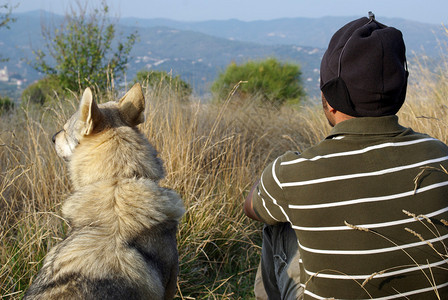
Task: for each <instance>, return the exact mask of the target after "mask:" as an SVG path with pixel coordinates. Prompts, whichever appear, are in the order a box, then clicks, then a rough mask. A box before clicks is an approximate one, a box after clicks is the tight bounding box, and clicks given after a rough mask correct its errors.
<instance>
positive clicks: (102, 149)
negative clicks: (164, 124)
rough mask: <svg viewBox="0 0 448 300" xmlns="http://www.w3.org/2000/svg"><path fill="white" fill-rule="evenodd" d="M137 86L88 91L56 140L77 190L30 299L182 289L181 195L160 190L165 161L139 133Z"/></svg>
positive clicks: (165, 294)
mask: <svg viewBox="0 0 448 300" xmlns="http://www.w3.org/2000/svg"><path fill="white" fill-rule="evenodd" d="M144 108H145V99H144V96H143V93H142V90H141V87H140V85H139V84H136V85H134V86H133V87H132V88H131V89H130V90H129V91H128V93H126V95H125V96H124V97H123V98H122V99H121V100H120V101H119V102H108V103H105V104H99V105H97V104H96V103H95V101H94V100H93V96H92V92H91V90H90V89H86V90H85V91H84V94H83V96H82V100H81V102H80V106H79V110H78V111H77V112H76V113H75V114H74V115H73V116H72V117H71V118H70V120H68V122H67V123H66V124H65V125H64V129H63V130H61V131H60V132H58V133H57V134H56V135H55V136H54V137H53V141H55V147H56V151H57V153H58V155H59V156H61V157H62V158H64V159H65V160H66V161H68V164H69V170H70V176H71V180H72V183H73V187H74V193H73V194H72V195H71V196H70V197H69V198H68V199H67V200H66V201H65V202H64V204H63V206H62V213H63V216H64V218H65V219H66V220H67V221H68V222H69V224H70V232H69V234H68V236H67V237H66V238H65V239H64V240H63V241H62V242H61V243H59V244H58V245H57V246H55V247H54V248H53V249H51V250H50V252H49V253H48V255H47V257H46V258H45V261H44V264H43V267H42V269H41V270H40V272H39V274H38V275H37V277H36V278H35V279H34V281H33V283H32V285H31V286H30V288H29V289H28V291H27V293H26V295H25V298H24V299H172V298H173V297H174V294H175V292H176V287H177V274H178V253H177V244H176V231H177V225H178V221H179V219H180V218H181V217H182V215H183V213H184V207H183V204H182V200H181V199H180V197H179V196H178V195H177V194H176V193H175V192H174V191H172V190H169V189H166V188H162V187H160V186H159V185H158V181H159V180H160V179H162V177H163V176H164V170H163V166H162V162H161V160H159V159H158V158H157V153H156V151H155V150H154V148H153V147H152V146H151V145H150V144H149V142H148V140H147V139H146V138H145V137H144V136H143V134H142V133H140V132H139V131H138V129H137V128H136V125H138V124H140V123H141V122H143V120H144Z"/></svg>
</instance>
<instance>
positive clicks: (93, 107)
mask: <svg viewBox="0 0 448 300" xmlns="http://www.w3.org/2000/svg"><path fill="white" fill-rule="evenodd" d="M79 111H80V113H81V115H80V117H79V119H80V121H82V122H84V124H85V125H84V128H83V129H82V130H81V134H83V135H89V134H91V133H92V131H93V129H94V128H95V126H97V125H98V124H99V122H101V120H102V118H103V115H102V113H101V111H100V109H99V108H98V105H97V104H96V102H95V101H94V100H93V95H92V91H91V90H90V89H89V88H86V89H85V90H84V93H83V94H82V99H81V102H80V103H79Z"/></svg>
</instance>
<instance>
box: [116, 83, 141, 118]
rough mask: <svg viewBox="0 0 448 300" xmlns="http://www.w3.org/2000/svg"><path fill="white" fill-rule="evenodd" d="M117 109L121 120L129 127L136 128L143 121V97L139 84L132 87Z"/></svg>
mask: <svg viewBox="0 0 448 300" xmlns="http://www.w3.org/2000/svg"><path fill="white" fill-rule="evenodd" d="M118 109H119V111H120V116H121V118H122V119H123V120H124V121H125V122H126V123H127V124H128V125H129V126H136V125H138V124H140V123H143V122H144V121H145V115H144V112H145V96H144V95H143V91H142V87H141V86H140V83H136V84H134V86H133V87H132V88H131V89H130V90H129V91H128V92H127V93H126V94H125V95H124V96H123V98H121V99H120V101H119V102H118Z"/></svg>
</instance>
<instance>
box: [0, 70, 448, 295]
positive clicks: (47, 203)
mask: <svg viewBox="0 0 448 300" xmlns="http://www.w3.org/2000/svg"><path fill="white" fill-rule="evenodd" d="M423 71H424V70H422V72H421V73H422V74H423V73H424V72H423ZM429 75H430V76H429ZM429 75H428V74H427V76H426V75H425V76H426V77H423V79H422V80H419V85H412V86H410V88H409V97H408V100H407V103H406V105H405V106H404V107H403V109H402V111H401V112H400V118H401V123H402V124H403V125H405V126H410V127H413V128H414V129H415V130H417V131H422V132H426V133H428V134H430V135H432V136H434V137H437V138H439V139H441V140H442V141H444V142H447V141H448V133H447V132H448V131H447V126H448V125H447V121H446V120H447V118H446V116H447V112H448V107H447V105H448V100H447V97H446V96H447V95H448V85H447V84H446V82H448V80H446V79H447V78H446V75H444V76H445V77H443V78H438V79H437V78H436V79H434V74H429ZM424 80H426V81H424ZM145 91H146V99H147V112H146V122H145V123H144V124H142V125H141V130H142V131H143V132H144V133H145V134H146V135H147V136H148V139H149V140H150V142H151V143H152V144H153V145H154V146H155V147H156V149H158V150H159V152H160V156H161V158H162V159H163V160H164V163H165V168H166V170H167V176H166V178H165V179H164V180H163V181H162V182H161V184H162V185H164V186H166V187H169V188H172V189H175V190H176V191H178V192H179V193H180V194H181V195H182V198H183V200H184V202H185V206H186V208H187V213H186V214H185V217H184V218H183V219H182V222H181V224H180V230H179V234H178V246H179V255H180V274H179V283H178V293H177V297H178V298H179V299H250V298H253V293H252V287H253V282H254V277H255V273H256V267H257V265H258V262H259V255H260V245H261V234H260V229H261V224H259V223H256V222H253V221H251V220H249V219H247V218H246V217H245V216H244V214H243V210H242V203H243V201H244V198H245V196H246V195H247V193H248V190H249V189H250V187H251V186H252V184H253V183H254V182H255V180H256V179H257V178H258V176H259V175H260V173H261V171H262V170H263V168H264V166H265V165H266V164H267V163H268V162H270V161H271V160H272V159H273V158H275V157H276V156H278V155H280V154H282V153H283V152H285V151H287V150H298V151H302V150H304V149H305V148H307V147H309V146H310V145H313V144H315V143H317V142H318V141H320V140H321V139H322V138H323V137H324V136H325V135H326V134H327V133H328V132H329V130H330V127H329V125H328V124H327V121H326V120H325V118H324V115H323V113H321V108H320V105H319V104H308V105H306V106H304V107H301V108H300V109H293V108H288V107H283V108H281V109H276V108H269V107H259V106H256V105H255V104H253V103H256V102H257V101H253V103H252V102H250V101H247V99H246V101H244V102H241V101H238V99H236V98H234V97H229V98H228V99H227V100H226V101H223V102H221V103H207V104H201V103H200V102H195V101H192V102H190V103H182V102H180V101H178V99H176V97H175V96H173V94H172V93H169V94H164V93H161V92H160V91H153V90H150V89H145ZM76 105H77V99H76V97H74V101H73V103H71V104H68V105H61V106H59V107H57V108H54V109H46V110H44V109H41V108H40V109H36V108H34V107H27V108H21V109H17V110H15V111H13V112H12V113H10V114H3V115H2V116H1V119H0V211H1V214H0V294H1V295H2V297H1V298H5V299H19V298H20V297H21V296H22V295H23V293H24V290H25V289H26V288H27V286H28V285H29V283H30V281H31V279H32V277H33V276H34V275H35V274H36V273H37V271H38V269H39V267H40V265H41V262H42V260H43V258H44V256H45V254H46V253H47V252H48V250H49V249H50V248H51V247H52V246H54V245H55V244H56V243H57V242H59V241H60V240H61V238H63V237H64V235H65V233H66V228H67V226H66V224H65V221H64V220H63V219H62V218H61V216H60V206H61V203H62V201H64V199H65V198H66V197H67V195H68V194H69V193H70V189H71V186H70V183H69V179H68V177H67V170H66V166H65V164H64V163H63V162H62V161H61V160H60V159H59V158H58V157H57V156H56V154H55V151H54V149H53V145H52V142H51V136H52V135H53V134H54V133H55V132H56V131H58V128H60V127H61V126H62V124H63V122H64V121H65V120H66V119H67V118H68V116H69V115H70V114H71V113H72V112H73V111H74V110H75V107H76Z"/></svg>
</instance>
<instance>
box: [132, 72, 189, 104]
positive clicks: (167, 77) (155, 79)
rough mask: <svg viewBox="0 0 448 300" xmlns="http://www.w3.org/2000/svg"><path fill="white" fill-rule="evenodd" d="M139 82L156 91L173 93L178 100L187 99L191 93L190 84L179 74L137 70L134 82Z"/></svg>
mask: <svg viewBox="0 0 448 300" xmlns="http://www.w3.org/2000/svg"><path fill="white" fill-rule="evenodd" d="M136 82H140V83H141V84H142V85H143V86H145V85H148V87H151V88H152V89H153V90H156V91H159V92H160V91H168V92H170V93H174V94H175V96H177V97H178V98H179V99H180V100H187V99H188V97H190V95H191V93H192V91H193V90H192V88H191V86H190V85H189V84H188V83H187V82H185V81H183V80H182V79H181V78H180V76H179V75H176V76H174V77H173V75H172V74H170V73H167V72H165V71H146V70H144V71H139V72H138V73H137V75H136V76H135V78H134V83H136Z"/></svg>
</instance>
